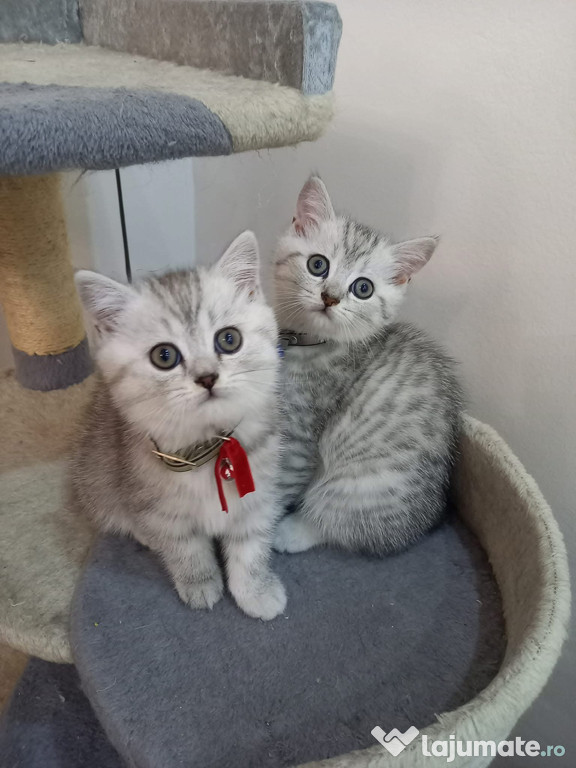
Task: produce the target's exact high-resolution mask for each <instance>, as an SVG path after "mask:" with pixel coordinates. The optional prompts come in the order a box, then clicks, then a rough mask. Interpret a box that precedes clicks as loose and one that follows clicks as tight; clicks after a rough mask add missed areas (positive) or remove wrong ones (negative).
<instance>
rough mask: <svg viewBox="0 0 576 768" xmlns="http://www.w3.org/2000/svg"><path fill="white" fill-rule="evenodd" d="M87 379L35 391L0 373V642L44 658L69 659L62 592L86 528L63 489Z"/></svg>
mask: <svg viewBox="0 0 576 768" xmlns="http://www.w3.org/2000/svg"><path fill="white" fill-rule="evenodd" d="M92 381H93V380H92V378H91V377H90V378H88V379H86V380H85V381H84V382H83V383H82V384H77V385H75V386H72V387H69V388H68V389H65V390H54V391H52V392H35V391H32V390H27V389H23V388H22V387H21V386H20V385H19V384H18V382H17V381H16V379H15V376H14V373H13V372H8V373H4V374H3V375H2V377H1V378H0V413H1V414H2V439H1V440H0V531H1V534H0V574H1V577H0V644H1V643H4V644H6V645H9V646H11V647H13V648H16V649H18V650H20V651H23V652H25V653H29V654H32V655H34V656H40V657H41V658H43V659H48V660H50V661H71V656H70V646H69V642H68V619H69V611H70V600H71V597H72V591H73V589H74V584H75V582H76V579H77V577H78V572H79V569H80V568H81V566H82V562H83V560H84V557H85V555H86V552H87V549H88V546H89V544H90V541H91V536H92V533H91V530H90V528H89V526H88V525H87V523H86V522H85V521H84V520H82V519H79V518H78V517H77V516H76V515H74V514H73V513H72V512H71V511H70V510H69V509H68V507H67V505H66V491H65V470H66V456H67V454H68V453H69V450H70V445H71V442H72V440H73V437H74V435H75V433H76V431H77V429H78V423H79V420H80V418H81V414H82V411H83V408H84V405H85V403H86V399H87V396H88V394H89V392H90V389H91V386H92Z"/></svg>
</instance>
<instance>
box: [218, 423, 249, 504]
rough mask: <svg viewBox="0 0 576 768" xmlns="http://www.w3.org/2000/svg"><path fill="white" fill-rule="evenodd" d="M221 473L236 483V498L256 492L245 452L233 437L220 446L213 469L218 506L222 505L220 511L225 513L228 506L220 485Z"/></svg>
mask: <svg viewBox="0 0 576 768" xmlns="http://www.w3.org/2000/svg"><path fill="white" fill-rule="evenodd" d="M223 473H227V474H228V475H229V477H230V478H231V479H232V480H234V481H235V482H236V488H237V489H238V496H240V497H242V496H246V494H247V493H252V492H253V491H255V490H256V488H255V486H254V478H253V477H252V470H251V469H250V463H249V461H248V456H246V451H245V450H244V448H242V446H241V445H240V443H239V442H238V440H236V439H235V438H233V437H229V438H228V439H227V440H225V441H224V443H223V444H222V447H221V448H220V452H219V453H218V458H217V459H216V467H215V474H216V485H217V486H218V496H220V504H221V505H222V511H223V512H226V513H227V512H228V504H227V502H226V496H225V495H224V488H223V485H222V477H223Z"/></svg>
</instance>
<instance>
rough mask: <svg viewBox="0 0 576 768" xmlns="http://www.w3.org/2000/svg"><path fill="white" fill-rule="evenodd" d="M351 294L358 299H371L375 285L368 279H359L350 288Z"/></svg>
mask: <svg viewBox="0 0 576 768" xmlns="http://www.w3.org/2000/svg"><path fill="white" fill-rule="evenodd" d="M350 293H353V294H354V296H356V298H358V299H369V298H370V296H372V294H373V293H374V283H373V282H372V280H368V278H367V277H359V278H358V279H357V280H354V282H353V283H352V285H351V286H350Z"/></svg>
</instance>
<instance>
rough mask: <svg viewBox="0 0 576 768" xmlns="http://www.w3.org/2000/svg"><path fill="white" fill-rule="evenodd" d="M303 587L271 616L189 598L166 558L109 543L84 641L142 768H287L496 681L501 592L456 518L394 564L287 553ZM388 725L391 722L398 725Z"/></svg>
mask: <svg viewBox="0 0 576 768" xmlns="http://www.w3.org/2000/svg"><path fill="white" fill-rule="evenodd" d="M274 568H275V569H276V571H277V572H278V573H279V574H280V575H281V577H282V578H283V580H284V582H285V584H286V587H287V591H288V596H289V601H288V608H287V611H286V614H285V615H284V616H281V617H279V618H277V619H275V620H274V621H272V622H269V623H264V622H261V621H255V620H254V619H250V618H248V617H247V616H245V615H244V614H242V613H241V612H240V611H239V609H238V608H237V607H236V606H235V604H234V603H233V602H232V600H231V598H230V597H226V598H225V599H224V600H223V601H222V602H220V603H219V604H218V605H217V606H216V607H215V608H214V610H213V611H211V612H202V611H192V610H190V609H189V608H187V607H186V606H185V605H183V604H182V603H181V602H180V601H179V599H178V597H177V595H176V592H175V591H174V589H173V587H172V585H171V584H170V581H169V579H168V577H167V576H166V574H165V573H164V571H163V569H162V568H161V566H160V564H159V562H158V561H157V559H156V558H155V557H154V556H153V555H152V554H151V553H150V552H148V551H147V550H145V549H143V548H142V547H140V546H139V545H137V544H135V543H134V542H131V541H128V540H122V539H114V538H106V539H102V540H100V541H99V542H98V544H97V545H96V547H95V549H94V550H93V552H92V555H91V558H90V560H89V563H88V566H87V568H86V571H85V573H84V576H83V578H82V580H81V582H80V584H79V587H78V590H77V592H76V595H75V600H74V606H73V618H72V643H73V651H74V655H75V659H76V664H77V667H78V670H79V673H80V675H81V678H82V681H83V687H84V690H85V691H86V693H87V695H88V697H89V699H90V701H91V703H92V706H93V707H94V710H95V712H96V714H97V715H98V717H99V719H100V721H101V722H102V724H103V726H104V728H105V730H106V732H107V734H108V736H109V738H110V739H111V741H112V743H113V744H114V746H115V747H116V748H117V749H118V751H119V752H120V754H121V755H122V756H123V757H124V759H125V760H126V761H127V762H128V764H129V765H133V766H138V768H145V767H146V768H147V767H150V768H152V766H153V767H154V768H171V767H172V766H180V765H195V766H199V767H200V766H202V768H228V767H229V766H232V765H233V766H234V768H256V767H258V768H261V766H263V765H266V766H267V768H276V767H279V766H289V765H295V764H299V763H303V762H306V761H309V760H314V759H320V758H324V757H328V756H333V755H338V754H342V753H345V752H349V751H351V750H355V749H360V748H362V747H366V746H369V745H372V744H374V741H373V738H372V736H371V735H370V731H371V730H372V728H373V727H374V726H375V725H381V726H382V727H384V729H385V730H388V729H389V728H391V727H399V728H402V729H404V728H405V727H407V726H408V725H410V724H413V725H416V726H423V725H426V724H428V723H430V722H432V721H433V720H434V719H435V717H436V714H437V713H440V712H442V711H446V710H450V709H453V708H455V707H457V706H459V705H460V704H462V703H464V702H466V701H467V700H469V699H470V698H471V697H473V696H474V695H475V694H476V693H477V692H479V691H480V690H482V689H483V688H484V687H485V686H486V685H487V683H488V682H489V681H490V680H491V679H492V677H493V676H494V674H495V673H496V671H497V670H498V667H499V665H500V662H501V659H502V656H503V652H504V646H505V641H504V629H503V620H502V615H501V606H500V600H499V593H498V590H497V588H496V585H495V583H494V581H493V578H492V574H491V570H490V567H489V565H488V563H487V561H486V558H485V556H484V554H483V553H482V551H481V550H480V549H479V546H478V544H477V542H476V540H475V539H474V537H473V536H472V535H471V534H470V533H469V532H468V531H467V530H466V529H465V528H464V527H463V526H462V525H461V524H460V523H458V522H455V523H451V524H446V525H444V526H443V527H441V528H440V529H438V530H436V531H435V532H434V533H433V534H431V535H430V536H428V537H427V538H426V539H424V540H423V541H422V542H421V543H420V544H418V545H417V546H415V547H414V548H413V549H411V550H409V551H408V552H406V553H404V554H402V555H399V556H396V557H391V558H387V559H383V560H378V559H369V558H365V557H360V556H355V555H349V554H344V553H340V552H333V551H311V552H308V553H305V554H302V555H284V556H280V555H277V556H275V557H274ZM386 726H388V728H387V727H386Z"/></svg>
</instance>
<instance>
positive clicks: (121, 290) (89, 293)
mask: <svg viewBox="0 0 576 768" xmlns="http://www.w3.org/2000/svg"><path fill="white" fill-rule="evenodd" d="M74 280H75V282H76V287H77V288H78V293H79V294H80V299H81V301H82V304H83V305H84V309H85V310H86V311H87V312H88V314H89V315H90V316H91V317H92V319H93V321H94V325H95V326H96V327H97V328H98V329H100V330H103V331H113V330H114V329H115V328H116V327H117V326H118V322H119V319H120V315H121V314H122V311H123V310H124V309H125V307H126V305H127V303H128V302H129V300H130V299H131V298H132V297H133V296H134V290H133V289H132V288H130V287H129V286H127V285H122V283H117V282H116V280H112V278H110V277H105V276H104V275H99V274H98V273H96V272H90V271H89V270H87V269H81V270H79V271H78V272H76V274H75V275H74Z"/></svg>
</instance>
